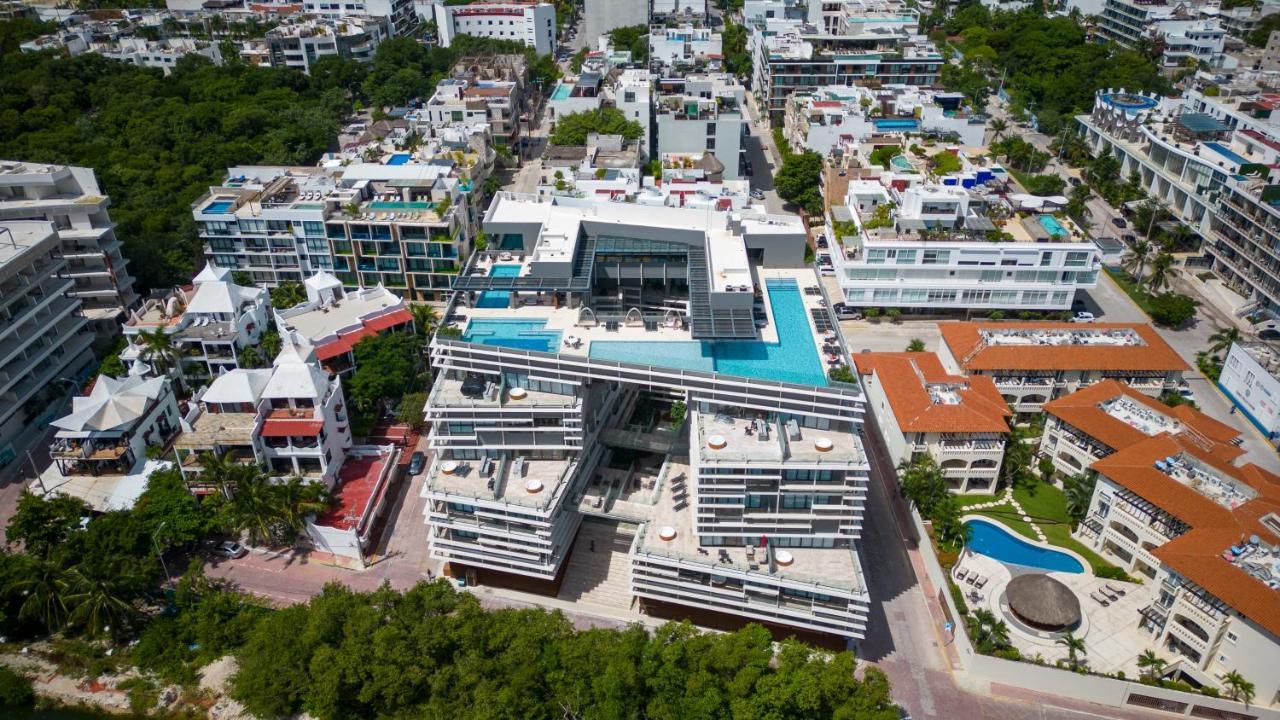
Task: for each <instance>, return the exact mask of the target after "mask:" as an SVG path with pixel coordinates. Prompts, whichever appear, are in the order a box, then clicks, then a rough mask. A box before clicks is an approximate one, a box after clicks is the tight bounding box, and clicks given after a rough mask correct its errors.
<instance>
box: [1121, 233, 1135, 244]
mask: <svg viewBox="0 0 1280 720" xmlns="http://www.w3.org/2000/svg"><path fill="white" fill-rule="evenodd" d="M1120 239H1121V240H1123V241H1124V242H1127V243H1134V242H1137V241H1138V236H1137V235H1134V234H1133V233H1124V234H1123V235H1121V236H1120Z"/></svg>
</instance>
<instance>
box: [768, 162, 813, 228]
mask: <svg viewBox="0 0 1280 720" xmlns="http://www.w3.org/2000/svg"><path fill="white" fill-rule="evenodd" d="M821 178H822V156H821V155H819V154H818V153H816V152H813V151H812V150H809V151H805V152H803V153H800V154H799V155H791V156H789V157H788V158H787V159H786V160H784V161H783V162H782V167H781V168H780V169H779V170H778V174H777V175H776V176H774V178H773V182H774V187H775V188H777V190H778V196H779V197H781V198H782V199H783V200H786V201H787V202H791V203H794V204H796V205H798V206H799V207H800V208H801V209H803V210H804V211H805V212H807V213H809V214H817V213H820V212H822V192H821V191H820V190H819V189H818V185H819V183H820V182H821Z"/></svg>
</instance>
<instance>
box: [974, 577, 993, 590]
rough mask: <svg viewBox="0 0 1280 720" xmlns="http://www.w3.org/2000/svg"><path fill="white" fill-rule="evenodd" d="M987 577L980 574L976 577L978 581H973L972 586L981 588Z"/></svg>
mask: <svg viewBox="0 0 1280 720" xmlns="http://www.w3.org/2000/svg"><path fill="white" fill-rule="evenodd" d="M989 579H990V578H988V577H987V576H986V575H982V576H980V577H979V578H978V581H977V582H975V583H974V584H973V586H974V587H976V588H978V589H979V590H981V589H982V586H983V585H986V584H987V580H989Z"/></svg>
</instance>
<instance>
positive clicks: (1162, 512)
mask: <svg viewBox="0 0 1280 720" xmlns="http://www.w3.org/2000/svg"><path fill="white" fill-rule="evenodd" d="M1210 429H1212V428H1210ZM1205 439H1206V438H1205V437H1204V436H1203V434H1202V431H1201V430H1197V429H1187V430H1184V431H1182V432H1179V433H1177V434H1172V433H1170V432H1164V433H1161V434H1159V435H1156V436H1154V437H1147V438H1144V439H1141V440H1138V441H1137V442H1136V443H1134V444H1131V445H1129V446H1128V447H1125V448H1123V449H1119V450H1117V451H1116V452H1114V453H1112V454H1110V455H1108V456H1107V457H1105V458H1102V459H1100V460H1098V461H1096V462H1094V463H1093V465H1092V469H1093V470H1094V471H1096V472H1097V474H1098V479H1097V485H1096V486H1095V488H1094V494H1093V498H1092V501H1091V503H1090V507H1089V511H1088V515H1087V517H1086V519H1085V521H1084V522H1083V523H1081V526H1080V528H1079V529H1078V530H1077V532H1076V535H1077V537H1078V538H1079V539H1080V540H1081V541H1082V542H1084V543H1085V544H1086V545H1089V546H1091V547H1093V548H1095V549H1096V550H1097V551H1098V552H1099V553H1100V554H1102V555H1103V556H1104V557H1106V558H1107V559H1109V560H1111V561H1112V562H1115V563H1116V564H1118V565H1120V566H1121V567H1123V568H1125V569H1126V570H1128V571H1130V572H1131V573H1133V574H1135V575H1138V576H1141V577H1144V578H1145V579H1146V584H1147V586H1148V587H1150V588H1151V592H1152V596H1153V598H1154V600H1153V602H1152V603H1151V604H1150V605H1148V606H1147V607H1146V608H1144V609H1143V611H1142V614H1143V619H1142V621H1141V627H1142V628H1143V629H1144V630H1147V631H1148V632H1150V633H1151V642H1150V645H1151V647H1153V648H1156V650H1157V652H1158V653H1160V654H1162V655H1165V654H1168V653H1173V654H1174V655H1175V659H1176V660H1177V661H1178V667H1179V669H1180V670H1181V671H1182V672H1183V674H1184V675H1186V676H1190V677H1191V678H1192V679H1194V680H1196V681H1198V682H1200V683H1201V684H1204V685H1211V686H1219V687H1221V677H1222V676H1223V675H1224V674H1226V673H1228V672H1231V671H1233V670H1234V671H1237V672H1239V673H1241V674H1242V675H1244V676H1245V677H1246V678H1247V679H1248V680H1249V681H1250V682H1252V683H1254V686H1255V689H1256V700H1255V702H1256V703H1257V704H1260V705H1271V704H1275V703H1276V702H1277V701H1280V672H1277V671H1276V668H1277V667H1280V476H1276V475H1273V474H1271V473H1269V472H1267V471H1265V470H1263V469H1261V468H1259V467H1257V466H1256V465H1252V464H1249V465H1244V466H1241V467H1236V466H1234V465H1233V464H1231V462H1230V460H1228V459H1227V458H1226V457H1225V456H1224V454H1223V453H1222V452H1220V449H1221V448H1220V447H1215V446H1214V445H1213V444H1211V443H1208V444H1207V443H1205V442H1204V440H1205ZM1232 447H1234V446H1232ZM1228 454H1229V453H1228Z"/></svg>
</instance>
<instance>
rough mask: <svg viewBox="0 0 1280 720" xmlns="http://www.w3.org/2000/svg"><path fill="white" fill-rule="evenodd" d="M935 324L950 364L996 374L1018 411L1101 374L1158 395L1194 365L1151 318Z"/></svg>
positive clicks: (1032, 411)
mask: <svg viewBox="0 0 1280 720" xmlns="http://www.w3.org/2000/svg"><path fill="white" fill-rule="evenodd" d="M938 328H939V330H940V331H941V332H942V344H941V346H940V348H939V351H938V354H939V356H940V357H941V358H942V360H943V363H944V364H945V366H946V367H948V368H953V369H955V370H958V371H962V372H963V373H964V374H966V375H969V376H970V377H972V376H974V375H989V376H991V379H992V380H993V381H994V382H995V384H996V388H997V389H998V390H999V391H1000V394H1001V396H1003V397H1004V399H1005V402H1006V403H1008V405H1009V406H1010V407H1011V408H1012V409H1013V411H1014V412H1015V413H1017V414H1018V416H1019V417H1020V418H1026V417H1029V416H1033V415H1036V414H1039V413H1040V412H1041V411H1042V409H1043V407H1044V404H1045V403H1047V402H1049V401H1050V400H1053V399H1055V398H1059V397H1062V396H1063V395H1067V394H1069V393H1073V392H1075V391H1076V390H1079V389H1080V388H1082V387H1087V386H1089V385H1092V384H1094V383H1096V382H1101V381H1103V380H1116V381H1119V382H1122V383H1125V384H1127V385H1129V386H1130V387H1131V388H1133V389H1134V390H1137V391H1138V392H1141V393H1142V394H1144V395H1149V396H1152V397H1159V396H1160V395H1161V394H1163V393H1164V392H1166V391H1170V390H1176V389H1177V387H1178V383H1179V382H1180V381H1181V380H1182V373H1183V372H1184V371H1186V370H1189V369H1190V367H1189V366H1188V365H1187V363H1186V361H1184V360H1183V359H1182V358H1181V357H1179V356H1178V353H1176V352H1175V351H1174V349H1173V348H1172V347H1169V344H1168V343H1167V342H1165V341H1164V338H1162V337H1160V334H1159V333H1157V332H1156V330H1155V328H1153V327H1151V326H1150V325H1138V324H1133V323H1091V324H1074V323H1057V322H943V323H939V324H938Z"/></svg>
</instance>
